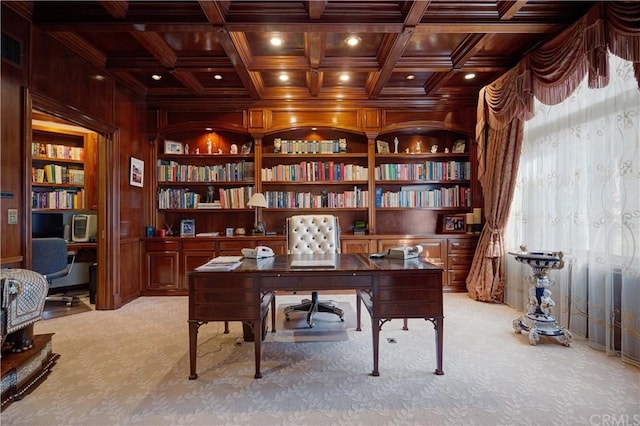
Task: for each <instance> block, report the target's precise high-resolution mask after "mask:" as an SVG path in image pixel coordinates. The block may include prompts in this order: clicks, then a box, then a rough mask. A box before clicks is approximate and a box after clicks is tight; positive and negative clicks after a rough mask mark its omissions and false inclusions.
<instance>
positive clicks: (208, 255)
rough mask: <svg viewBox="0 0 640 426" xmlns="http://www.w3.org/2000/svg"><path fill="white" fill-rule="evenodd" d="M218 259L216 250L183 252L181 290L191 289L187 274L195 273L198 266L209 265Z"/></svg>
mask: <svg viewBox="0 0 640 426" xmlns="http://www.w3.org/2000/svg"><path fill="white" fill-rule="evenodd" d="M214 257H216V251H215V250H183V251H182V264H181V267H182V268H181V269H182V270H181V272H180V280H181V283H180V288H181V289H185V290H187V289H189V277H188V276H187V272H189V271H193V270H194V269H196V268H197V267H198V266H200V265H202V264H204V263H207V262H208V261H209V260H210V259H213V258H214Z"/></svg>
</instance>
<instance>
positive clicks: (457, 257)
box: [449, 253, 473, 269]
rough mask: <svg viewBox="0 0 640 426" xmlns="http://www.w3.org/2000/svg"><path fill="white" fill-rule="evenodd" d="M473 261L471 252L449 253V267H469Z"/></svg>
mask: <svg viewBox="0 0 640 426" xmlns="http://www.w3.org/2000/svg"><path fill="white" fill-rule="evenodd" d="M471 262H473V253H465V254H453V255H452V254H449V269H469V267H470V266H471Z"/></svg>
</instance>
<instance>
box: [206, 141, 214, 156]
mask: <svg viewBox="0 0 640 426" xmlns="http://www.w3.org/2000/svg"><path fill="white" fill-rule="evenodd" d="M212 147H213V144H212V143H211V138H207V154H211V148H212Z"/></svg>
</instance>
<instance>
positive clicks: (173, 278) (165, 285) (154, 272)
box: [144, 251, 181, 294]
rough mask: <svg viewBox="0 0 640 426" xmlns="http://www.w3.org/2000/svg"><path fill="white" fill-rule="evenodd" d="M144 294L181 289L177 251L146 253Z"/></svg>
mask: <svg viewBox="0 0 640 426" xmlns="http://www.w3.org/2000/svg"><path fill="white" fill-rule="evenodd" d="M146 260H147V261H146V271H147V279H146V280H145V289H144V290H145V292H146V293H147V294H149V293H154V292H155V291H159V292H160V293H166V292H167V291H177V290H180V289H181V288H180V287H181V280H180V262H179V256H178V251H148V252H147V253H146Z"/></svg>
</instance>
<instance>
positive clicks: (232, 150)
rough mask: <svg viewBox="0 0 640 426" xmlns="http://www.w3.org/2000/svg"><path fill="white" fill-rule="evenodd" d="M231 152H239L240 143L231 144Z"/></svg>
mask: <svg viewBox="0 0 640 426" xmlns="http://www.w3.org/2000/svg"><path fill="white" fill-rule="evenodd" d="M229 153H230V154H237V153H238V145H236V144H235V143H234V144H231V150H230V151H229Z"/></svg>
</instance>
